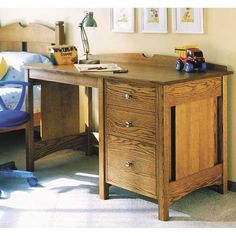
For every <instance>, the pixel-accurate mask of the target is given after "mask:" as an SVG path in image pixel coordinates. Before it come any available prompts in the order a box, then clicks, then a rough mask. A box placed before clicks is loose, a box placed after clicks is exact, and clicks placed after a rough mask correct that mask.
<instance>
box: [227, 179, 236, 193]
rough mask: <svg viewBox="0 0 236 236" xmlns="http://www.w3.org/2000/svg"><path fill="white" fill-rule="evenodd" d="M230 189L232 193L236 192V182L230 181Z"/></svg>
mask: <svg viewBox="0 0 236 236" xmlns="http://www.w3.org/2000/svg"><path fill="white" fill-rule="evenodd" d="M228 188H229V190H230V191H232V192H236V182H233V181H228Z"/></svg>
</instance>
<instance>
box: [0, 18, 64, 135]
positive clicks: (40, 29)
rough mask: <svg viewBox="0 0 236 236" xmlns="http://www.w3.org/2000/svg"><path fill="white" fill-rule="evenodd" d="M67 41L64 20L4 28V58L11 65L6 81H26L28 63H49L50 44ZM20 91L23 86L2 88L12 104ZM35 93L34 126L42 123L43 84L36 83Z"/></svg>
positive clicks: (0, 42) (0, 33) (0, 32)
mask: <svg viewBox="0 0 236 236" xmlns="http://www.w3.org/2000/svg"><path fill="white" fill-rule="evenodd" d="M64 41H65V38H64V22H63V21H58V22H56V24H55V29H52V28H50V27H48V26H44V25H41V24H38V23H31V24H29V25H28V26H23V25H21V24H20V23H14V24H9V25H6V26H3V27H0V57H1V58H2V57H4V58H5V59H6V62H7V64H8V66H9V68H8V71H7V74H6V75H5V76H4V77H3V78H2V80H24V65H25V64H34V63H49V59H48V56H49V54H48V50H47V47H48V46H50V45H54V44H56V45H61V44H64ZM19 94H20V89H19V88H15V87H14V88H13V87H2V88H1V89H0V95H1V96H2V98H3V99H4V100H5V101H6V103H7V104H8V106H9V107H11V106H14V104H15V102H16V101H17V99H18V97H19ZM34 94H35V100H34V125H35V126H38V125H39V123H40V94H41V93H40V87H39V86H34ZM0 109H1V108H0ZM23 109H25V108H23ZM23 128H24V126H21V127H18V128H17V129H23ZM14 130H15V129H14ZM8 131H9V130H8ZM11 131H12V130H11ZM2 132H6V130H4V131H3V130H0V133H2Z"/></svg>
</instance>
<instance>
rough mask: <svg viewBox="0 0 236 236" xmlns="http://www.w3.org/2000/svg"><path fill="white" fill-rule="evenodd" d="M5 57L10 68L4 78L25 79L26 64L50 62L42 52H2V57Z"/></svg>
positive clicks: (0, 56)
mask: <svg viewBox="0 0 236 236" xmlns="http://www.w3.org/2000/svg"><path fill="white" fill-rule="evenodd" d="M2 57H4V58H5V60H6V62H7V64H8V65H9V69H8V72H7V74H6V75H5V76H4V77H3V79H2V80H5V81H7V80H19V81H24V65H27V64H37V63H48V62H50V61H49V59H48V58H47V57H45V56H43V55H41V54H37V53H29V52H0V59H1V58H2Z"/></svg>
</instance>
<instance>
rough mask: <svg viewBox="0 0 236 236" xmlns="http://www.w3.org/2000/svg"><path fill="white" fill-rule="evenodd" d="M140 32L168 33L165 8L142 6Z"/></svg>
mask: <svg viewBox="0 0 236 236" xmlns="http://www.w3.org/2000/svg"><path fill="white" fill-rule="evenodd" d="M140 18H141V32H143V33H168V31H167V8H154V7H153V8H142V9H141V17H140Z"/></svg>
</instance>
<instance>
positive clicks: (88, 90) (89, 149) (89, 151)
mask: <svg viewBox="0 0 236 236" xmlns="http://www.w3.org/2000/svg"><path fill="white" fill-rule="evenodd" d="M86 93H87V97H88V123H87V130H86V133H87V149H86V155H91V154H92V148H93V142H92V138H91V135H92V134H91V131H92V129H91V125H92V88H91V87H86Z"/></svg>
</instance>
